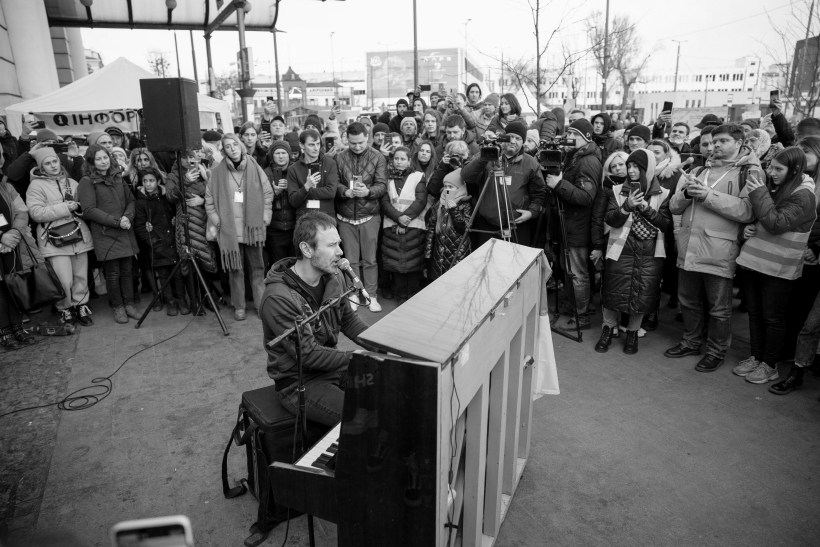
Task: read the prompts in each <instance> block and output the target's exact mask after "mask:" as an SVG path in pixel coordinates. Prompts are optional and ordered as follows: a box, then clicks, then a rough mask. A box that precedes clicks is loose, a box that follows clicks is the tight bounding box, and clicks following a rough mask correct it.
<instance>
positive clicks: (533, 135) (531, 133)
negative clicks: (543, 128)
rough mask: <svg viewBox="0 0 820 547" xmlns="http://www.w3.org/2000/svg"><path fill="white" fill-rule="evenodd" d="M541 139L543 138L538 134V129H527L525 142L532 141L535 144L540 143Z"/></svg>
mask: <svg viewBox="0 0 820 547" xmlns="http://www.w3.org/2000/svg"><path fill="white" fill-rule="evenodd" d="M540 140H541V138H540V136H539V135H538V131H536V130H535V129H530V130H528V131H527V138H526V139H524V141H525V142H526V141H532V142H534V143H535V144H538V143H539V142H540Z"/></svg>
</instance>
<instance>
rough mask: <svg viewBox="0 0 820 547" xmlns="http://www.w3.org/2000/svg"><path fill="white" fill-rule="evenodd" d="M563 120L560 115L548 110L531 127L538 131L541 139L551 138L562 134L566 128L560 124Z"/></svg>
mask: <svg viewBox="0 0 820 547" xmlns="http://www.w3.org/2000/svg"><path fill="white" fill-rule="evenodd" d="M562 121H563V120H561V121H559V120H558V116H556V115H555V112H554V111H550V110H546V111H544V112H542V113H541V115H540V116H539V117H538V119H537V120H535V121H534V122H532V124H530V129H535V130H536V131H538V138H539V139H540V140H542V141H543V140H549V139H552V138H554V137H556V136H558V135H560V134H561V132H562V130H563V129H564V128H563V127H562V126H561V125H560V124H561V122H562Z"/></svg>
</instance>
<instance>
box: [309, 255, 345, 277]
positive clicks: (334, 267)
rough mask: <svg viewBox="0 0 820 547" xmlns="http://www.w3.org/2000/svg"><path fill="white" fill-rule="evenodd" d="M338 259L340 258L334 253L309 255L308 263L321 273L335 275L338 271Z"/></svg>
mask: <svg viewBox="0 0 820 547" xmlns="http://www.w3.org/2000/svg"><path fill="white" fill-rule="evenodd" d="M339 260H340V258H339V257H338V256H336V255H335V254H332V255H330V256H321V255H318V254H315V255H313V256H312V257H310V265H311V267H313V268H314V269H316V270H319V271H320V272H322V273H323V274H330V275H336V273H337V272H338V271H339Z"/></svg>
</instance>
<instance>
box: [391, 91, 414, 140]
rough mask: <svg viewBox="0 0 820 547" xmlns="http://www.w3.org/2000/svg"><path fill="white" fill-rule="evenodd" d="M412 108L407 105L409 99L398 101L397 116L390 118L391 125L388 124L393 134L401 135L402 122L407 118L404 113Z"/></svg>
mask: <svg viewBox="0 0 820 547" xmlns="http://www.w3.org/2000/svg"><path fill="white" fill-rule="evenodd" d="M409 108H410V107H409V106H408V104H407V99H399V100H398V101H396V115H395V116H393V117H392V118H390V123H389V124H387V125H388V127H390V132H391V133H401V121H402V120H403V119H404V118H405V115H404V113H405V112H407V110H408V109H409Z"/></svg>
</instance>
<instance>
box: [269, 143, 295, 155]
mask: <svg viewBox="0 0 820 547" xmlns="http://www.w3.org/2000/svg"><path fill="white" fill-rule="evenodd" d="M280 148H281V149H283V150H285V151H286V152H287V153H288V155H290V153H291V149H290V144H288V142H287V141H273V144H271V145H270V152H269V154H270V156H271V157H273V153H274V152H276V151H277V150H279V149H280Z"/></svg>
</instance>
